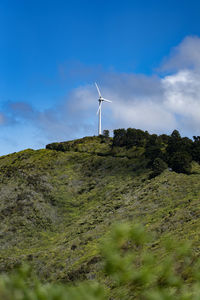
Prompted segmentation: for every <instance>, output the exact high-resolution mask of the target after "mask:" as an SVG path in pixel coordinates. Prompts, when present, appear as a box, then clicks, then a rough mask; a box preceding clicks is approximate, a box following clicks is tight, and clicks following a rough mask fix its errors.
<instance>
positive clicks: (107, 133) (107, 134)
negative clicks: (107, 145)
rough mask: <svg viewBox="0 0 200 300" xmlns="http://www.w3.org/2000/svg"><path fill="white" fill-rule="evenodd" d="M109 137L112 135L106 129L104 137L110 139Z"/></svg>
mask: <svg viewBox="0 0 200 300" xmlns="http://www.w3.org/2000/svg"><path fill="white" fill-rule="evenodd" d="M109 135H110V133H109V130H106V129H105V130H104V131H103V136H104V137H105V138H108V137H109Z"/></svg>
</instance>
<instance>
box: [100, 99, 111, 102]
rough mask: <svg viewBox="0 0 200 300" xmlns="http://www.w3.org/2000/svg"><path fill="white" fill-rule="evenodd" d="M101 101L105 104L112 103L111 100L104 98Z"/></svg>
mask: <svg viewBox="0 0 200 300" xmlns="http://www.w3.org/2000/svg"><path fill="white" fill-rule="evenodd" d="M101 99H102V100H103V101H106V102H110V103H112V101H111V100H108V99H105V98H101Z"/></svg>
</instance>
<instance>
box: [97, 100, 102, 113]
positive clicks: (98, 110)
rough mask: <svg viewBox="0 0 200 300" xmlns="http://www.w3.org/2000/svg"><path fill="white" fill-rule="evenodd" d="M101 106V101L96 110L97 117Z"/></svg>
mask: <svg viewBox="0 0 200 300" xmlns="http://www.w3.org/2000/svg"><path fill="white" fill-rule="evenodd" d="M101 105H102V101H101V103H100V104H99V108H98V110H97V115H98V113H99V111H100V108H101Z"/></svg>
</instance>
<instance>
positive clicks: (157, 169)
mask: <svg viewBox="0 0 200 300" xmlns="http://www.w3.org/2000/svg"><path fill="white" fill-rule="evenodd" d="M167 167H168V166H167V164H166V162H164V161H163V160H162V159H161V158H159V157H158V158H156V159H155V160H154V162H153V164H152V170H153V173H152V174H151V178H153V177H156V176H158V175H160V174H161V173H162V172H163V171H164V170H166V169H167Z"/></svg>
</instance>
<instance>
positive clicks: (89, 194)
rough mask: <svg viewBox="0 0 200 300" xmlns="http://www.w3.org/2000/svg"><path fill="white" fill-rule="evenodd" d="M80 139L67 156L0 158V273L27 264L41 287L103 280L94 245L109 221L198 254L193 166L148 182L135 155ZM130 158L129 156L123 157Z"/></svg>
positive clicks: (199, 188)
mask: <svg viewBox="0 0 200 300" xmlns="http://www.w3.org/2000/svg"><path fill="white" fill-rule="evenodd" d="M111 143H112V141H111V139H107V140H105V141H102V139H101V138H98V137H93V138H85V139H82V140H78V141H75V142H71V143H69V144H68V145H69V147H68V149H67V151H65V152H63V151H55V150H51V149H43V150H37V151H34V150H31V149H28V150H25V151H21V152H19V153H14V154H10V155H7V156H3V157H1V158H0V189H1V192H0V216H1V223H0V241H1V242H0V271H9V270H12V269H13V268H14V267H16V266H18V265H20V264H21V263H22V262H23V261H28V262H29V263H30V264H31V265H33V266H34V269H35V270H36V272H37V274H38V275H39V276H40V278H41V279H43V280H48V281H63V282H68V281H76V280H82V279H93V278H97V279H99V280H103V275H102V271H101V258H100V255H99V250H98V243H99V242H100V241H101V239H102V237H103V236H105V234H107V232H109V230H110V228H111V226H112V224H113V223H115V222H125V221H132V222H138V221H140V222H142V223H143V224H144V225H145V226H146V227H148V229H150V230H154V231H155V232H156V233H157V236H156V238H157V243H156V245H155V248H158V247H159V241H160V240H162V239H164V238H165V237H166V236H169V235H170V236H174V237H176V238H178V239H191V240H192V241H193V242H194V249H195V251H196V252H197V253H198V252H199V249H200V243H199V228H200V227H199V225H200V218H199V217H200V203H199V199H200V168H199V165H198V164H197V163H194V164H193V173H192V174H190V175H186V174H177V173H175V172H171V171H169V170H168V169H167V170H165V171H164V172H163V173H162V174H161V175H159V176H157V177H155V178H153V179H149V174H150V172H151V171H150V170H149V169H148V168H147V164H148V161H147V160H146V159H145V157H144V156H143V153H142V149H135V148H133V149H129V151H128V152H127V153H124V152H123V151H121V154H120V151H117V150H116V149H115V151H113V150H112V148H111ZM130 153H131V154H130Z"/></svg>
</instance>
